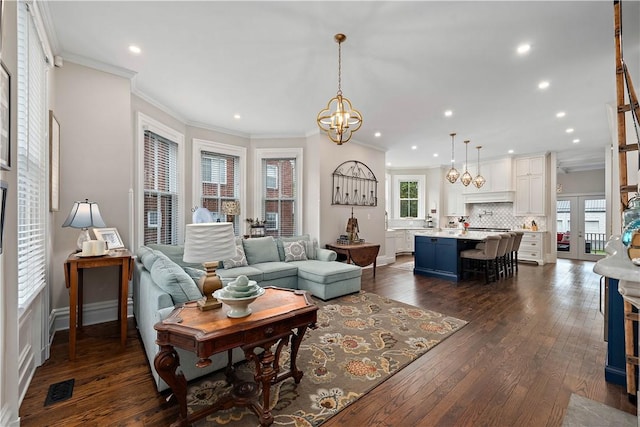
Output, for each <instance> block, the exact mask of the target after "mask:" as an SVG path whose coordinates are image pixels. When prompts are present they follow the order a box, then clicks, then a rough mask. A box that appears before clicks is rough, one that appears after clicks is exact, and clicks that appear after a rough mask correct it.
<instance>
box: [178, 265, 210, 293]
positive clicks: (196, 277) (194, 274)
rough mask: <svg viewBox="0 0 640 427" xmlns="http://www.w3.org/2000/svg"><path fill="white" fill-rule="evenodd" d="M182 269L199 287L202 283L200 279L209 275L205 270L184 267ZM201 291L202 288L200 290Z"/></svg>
mask: <svg viewBox="0 0 640 427" xmlns="http://www.w3.org/2000/svg"><path fill="white" fill-rule="evenodd" d="M182 269H183V270H184V272H185V273H187V274H188V275H189V277H191V278H192V279H193V281H194V283H195V284H196V285H197V284H198V282H199V281H200V278H201V277H202V276H204V275H205V274H207V272H206V271H204V270H199V269H197V268H192V267H182ZM198 289H200V288H198Z"/></svg>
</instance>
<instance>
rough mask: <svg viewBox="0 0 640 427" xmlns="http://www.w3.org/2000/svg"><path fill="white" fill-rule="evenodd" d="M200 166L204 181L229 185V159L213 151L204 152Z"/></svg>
mask: <svg viewBox="0 0 640 427" xmlns="http://www.w3.org/2000/svg"><path fill="white" fill-rule="evenodd" d="M200 168H201V169H202V182H203V183H211V184H220V185H227V159H225V158H222V157H221V156H216V155H215V154H213V153H203V154H202V158H201V162H200Z"/></svg>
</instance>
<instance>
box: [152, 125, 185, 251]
mask: <svg viewBox="0 0 640 427" xmlns="http://www.w3.org/2000/svg"><path fill="white" fill-rule="evenodd" d="M178 197H179V195H178V144H177V143H176V142H173V141H170V140H168V139H167V138H164V137H162V136H160V135H157V134H155V133H153V132H151V131H145V132H144V218H145V222H144V244H145V245H146V244H149V243H160V244H166V245H176V244H178Z"/></svg>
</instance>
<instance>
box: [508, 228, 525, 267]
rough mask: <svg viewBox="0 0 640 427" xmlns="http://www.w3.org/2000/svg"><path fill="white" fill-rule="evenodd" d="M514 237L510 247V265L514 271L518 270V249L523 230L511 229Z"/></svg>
mask: <svg viewBox="0 0 640 427" xmlns="http://www.w3.org/2000/svg"><path fill="white" fill-rule="evenodd" d="M513 233H515V238H514V239H513V247H512V248H511V265H512V266H513V267H512V269H513V271H514V272H516V273H517V272H518V250H519V249H520V242H522V236H524V231H513Z"/></svg>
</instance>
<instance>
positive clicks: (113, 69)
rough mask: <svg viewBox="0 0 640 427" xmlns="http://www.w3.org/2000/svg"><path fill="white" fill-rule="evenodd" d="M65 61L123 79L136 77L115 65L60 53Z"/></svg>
mask: <svg viewBox="0 0 640 427" xmlns="http://www.w3.org/2000/svg"><path fill="white" fill-rule="evenodd" d="M60 56H62V58H63V59H64V60H65V61H69V62H73V63H74V64H78V65H83V66H85V67H89V68H93V69H95V70H98V71H104V72H105V73H109V74H115V75H116V76H119V77H124V78H125V79H129V80H131V79H133V78H134V77H135V76H136V74H137V73H136V72H135V71H132V70H129V69H127V68H122V67H118V66H115V65H111V64H107V63H105V62H101V61H96V60H95V59H90V58H87V57H85V56H81V55H76V54H74V53H70V52H62V54H61V55H60Z"/></svg>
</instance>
